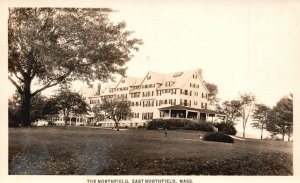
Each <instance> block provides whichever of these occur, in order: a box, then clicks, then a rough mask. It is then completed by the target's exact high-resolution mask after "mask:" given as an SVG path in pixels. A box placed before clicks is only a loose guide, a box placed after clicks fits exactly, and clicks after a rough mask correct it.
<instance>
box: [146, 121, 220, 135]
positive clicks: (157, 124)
mask: <svg viewBox="0 0 300 183" xmlns="http://www.w3.org/2000/svg"><path fill="white" fill-rule="evenodd" d="M158 128H164V129H186V130H198V131H205V132H213V131H215V128H214V126H213V125H212V123H208V122H195V121H191V120H188V119H153V120H152V121H149V122H148V125H147V129H148V130H156V129H158Z"/></svg>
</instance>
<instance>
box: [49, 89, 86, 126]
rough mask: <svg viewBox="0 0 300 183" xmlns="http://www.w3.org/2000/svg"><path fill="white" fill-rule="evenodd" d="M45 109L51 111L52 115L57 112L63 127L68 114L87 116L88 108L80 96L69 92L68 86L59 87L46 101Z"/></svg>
mask: <svg viewBox="0 0 300 183" xmlns="http://www.w3.org/2000/svg"><path fill="white" fill-rule="evenodd" d="M47 107H48V108H49V109H50V110H51V109H53V110H52V112H53V113H54V112H59V113H61V114H63V116H64V120H65V125H67V119H68V117H69V116H70V114H73V115H81V114H87V113H88V110H89V106H88V104H87V103H86V102H85V101H84V100H83V98H82V96H81V95H80V94H79V93H77V92H73V91H71V90H70V89H69V87H68V86H67V87H63V86H61V88H60V90H59V91H58V93H57V94H56V95H55V96H54V97H52V98H51V99H50V100H49V101H48V105H47Z"/></svg>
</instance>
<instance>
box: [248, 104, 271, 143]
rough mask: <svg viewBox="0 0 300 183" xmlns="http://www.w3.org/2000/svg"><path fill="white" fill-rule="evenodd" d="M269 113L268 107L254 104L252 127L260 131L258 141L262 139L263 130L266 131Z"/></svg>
mask: <svg viewBox="0 0 300 183" xmlns="http://www.w3.org/2000/svg"><path fill="white" fill-rule="evenodd" d="M270 111H271V109H270V107H268V106H266V105H265V104H255V107H254V110H253V114H252V118H253V120H252V121H253V122H252V127H254V128H258V129H260V130H261V135H260V139H263V130H264V129H266V125H267V122H268V115H269V113H270Z"/></svg>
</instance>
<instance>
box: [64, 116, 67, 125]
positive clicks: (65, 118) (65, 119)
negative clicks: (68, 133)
mask: <svg viewBox="0 0 300 183" xmlns="http://www.w3.org/2000/svg"><path fill="white" fill-rule="evenodd" d="M64 121H65V126H67V125H68V117H67V116H64Z"/></svg>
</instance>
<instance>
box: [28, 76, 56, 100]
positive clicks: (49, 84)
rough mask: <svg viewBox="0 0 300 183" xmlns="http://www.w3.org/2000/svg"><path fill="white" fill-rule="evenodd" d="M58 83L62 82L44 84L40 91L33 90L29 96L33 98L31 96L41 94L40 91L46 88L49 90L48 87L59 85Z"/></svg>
mask: <svg viewBox="0 0 300 183" xmlns="http://www.w3.org/2000/svg"><path fill="white" fill-rule="evenodd" d="M60 82H62V80H59V81H57V82H55V83H52V84H51V82H50V83H48V84H46V85H45V86H44V87H42V88H40V89H38V90H35V92H33V93H32V94H31V96H32V97H33V96H35V95H36V94H38V93H39V92H41V91H43V90H45V89H47V88H50V87H52V86H55V85H57V84H59V83H60Z"/></svg>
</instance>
